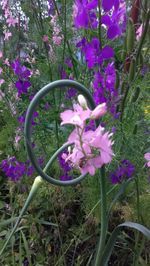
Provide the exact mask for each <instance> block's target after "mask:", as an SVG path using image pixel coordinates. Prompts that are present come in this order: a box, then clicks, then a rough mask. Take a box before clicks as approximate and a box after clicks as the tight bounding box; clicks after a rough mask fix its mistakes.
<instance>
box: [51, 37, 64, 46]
mask: <svg viewBox="0 0 150 266" xmlns="http://www.w3.org/2000/svg"><path fill="white" fill-rule="evenodd" d="M52 39H53V43H54V44H55V45H60V44H61V41H62V37H60V36H57V35H56V36H53V38H52Z"/></svg>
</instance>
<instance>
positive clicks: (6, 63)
mask: <svg viewBox="0 0 150 266" xmlns="http://www.w3.org/2000/svg"><path fill="white" fill-rule="evenodd" d="M4 65H6V66H10V63H9V60H8V58H6V59H5V60H4Z"/></svg>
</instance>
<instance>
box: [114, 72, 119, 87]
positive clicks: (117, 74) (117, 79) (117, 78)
mask: <svg viewBox="0 0 150 266" xmlns="http://www.w3.org/2000/svg"><path fill="white" fill-rule="evenodd" d="M119 85H120V78H119V72H118V71H116V83H115V88H116V89H118V88H119Z"/></svg>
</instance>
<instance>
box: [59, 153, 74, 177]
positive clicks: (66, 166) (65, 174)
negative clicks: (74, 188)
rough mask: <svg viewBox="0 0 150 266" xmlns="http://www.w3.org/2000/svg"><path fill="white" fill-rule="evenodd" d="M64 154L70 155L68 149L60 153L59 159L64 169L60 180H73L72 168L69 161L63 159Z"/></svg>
mask: <svg viewBox="0 0 150 266" xmlns="http://www.w3.org/2000/svg"><path fill="white" fill-rule="evenodd" d="M63 154H66V155H68V151H67V150H66V151H64V152H63V153H61V154H59V156H58V161H59V165H60V167H61V169H62V170H63V175H61V176H60V180H62V181H67V180H71V179H72V176H70V175H69V172H70V170H71V169H72V168H71V166H70V165H69V163H68V162H66V161H65V159H63V156H62V155H63Z"/></svg>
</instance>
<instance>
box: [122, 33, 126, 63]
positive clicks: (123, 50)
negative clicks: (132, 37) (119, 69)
mask: <svg viewBox="0 0 150 266" xmlns="http://www.w3.org/2000/svg"><path fill="white" fill-rule="evenodd" d="M126 54H127V40H126V38H125V39H124V42H123V49H122V51H121V60H122V61H124V60H125V58H126Z"/></svg>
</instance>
